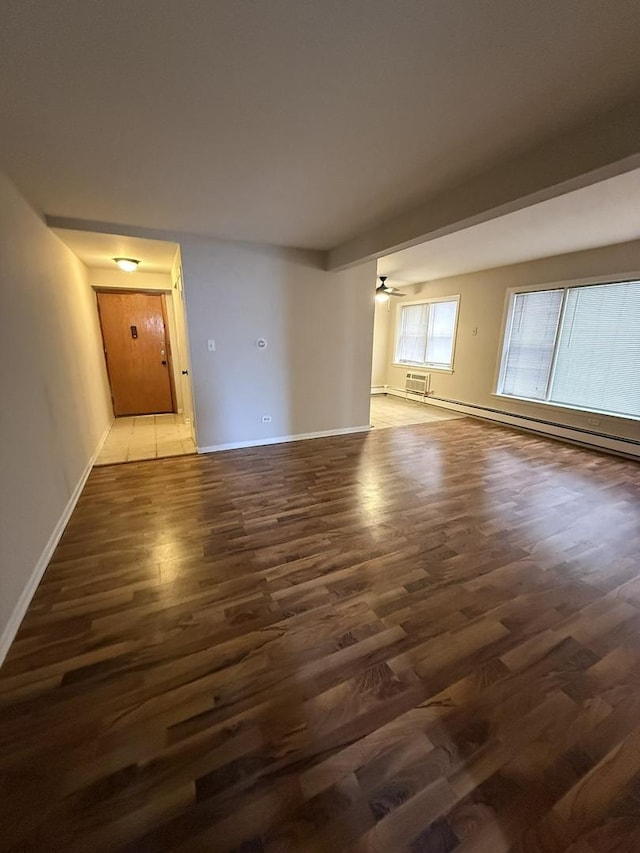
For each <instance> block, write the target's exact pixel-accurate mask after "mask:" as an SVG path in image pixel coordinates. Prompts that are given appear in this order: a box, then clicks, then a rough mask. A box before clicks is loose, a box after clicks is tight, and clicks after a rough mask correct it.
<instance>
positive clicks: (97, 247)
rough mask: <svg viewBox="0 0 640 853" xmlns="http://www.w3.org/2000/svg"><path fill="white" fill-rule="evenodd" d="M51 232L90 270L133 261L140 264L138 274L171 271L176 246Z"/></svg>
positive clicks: (65, 230)
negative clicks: (122, 259) (124, 261)
mask: <svg viewBox="0 0 640 853" xmlns="http://www.w3.org/2000/svg"><path fill="white" fill-rule="evenodd" d="M52 230H53V231H54V232H55V233H56V234H57V235H58V237H59V238H60V239H61V240H62V242H63V243H65V244H66V245H67V246H68V247H69V248H70V249H71V251H72V252H74V253H75V254H76V255H77V256H78V257H79V258H80V260H81V261H83V262H84V263H85V264H86V265H87V266H88V267H91V268H93V269H107V270H117V269H118V267H117V266H116V264H115V263H114V261H113V259H114V258H135V259H136V260H139V261H140V265H139V266H138V272H171V265H172V263H173V260H174V258H175V256H176V250H177V248H178V244H177V243H167V242H163V241H162V240H145V239H142V238H139V237H118V236H116V235H114V234H94V233H92V232H89V231H73V230H68V229H66V228H53V229H52Z"/></svg>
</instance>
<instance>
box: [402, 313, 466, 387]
mask: <svg viewBox="0 0 640 853" xmlns="http://www.w3.org/2000/svg"><path fill="white" fill-rule="evenodd" d="M457 314H458V297H457V296H456V297H449V298H448V299H438V300H432V301H429V302H417V303H412V304H410V305H401V306H400V309H399V315H400V316H399V318H398V334H397V336H396V352H395V362H396V364H410V365H414V366H417V367H435V368H440V369H442V370H450V369H451V365H452V364H453V346H454V343H455V331H456V317H457Z"/></svg>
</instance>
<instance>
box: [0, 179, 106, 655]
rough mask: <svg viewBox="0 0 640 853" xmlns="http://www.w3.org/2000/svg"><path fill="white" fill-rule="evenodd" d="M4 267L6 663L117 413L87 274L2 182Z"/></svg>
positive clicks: (2, 618)
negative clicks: (51, 548) (49, 555)
mask: <svg viewBox="0 0 640 853" xmlns="http://www.w3.org/2000/svg"><path fill="white" fill-rule="evenodd" d="M0 257H1V258H2V263H1V264H0V375H1V377H2V381H1V386H0V387H1V388H2V406H1V407H0V435H1V438H0V454H1V460H0V462H1V465H0V468H1V476H0V661H1V660H2V657H3V655H4V653H5V652H6V650H7V647H8V644H9V643H10V641H11V639H12V636H13V632H14V630H15V629H16V628H17V626H18V624H19V621H20V618H21V617H22V615H23V612H24V609H26V605H27V604H28V601H29V596H30V593H31V592H32V591H33V589H34V588H35V584H36V583H37V582H38V580H39V577H40V571H41V570H43V569H44V567H45V565H46V561H47V557H46V552H47V548H48V546H51V544H52V542H53V543H55V537H56V534H57V533H58V532H61V530H60V527H61V525H63V523H64V519H65V514H66V513H67V512H68V511H69V509H70V507H72V505H73V498H74V493H75V492H76V489H77V487H78V486H79V484H81V483H82V482H83V477H84V475H85V474H86V473H87V466H88V464H89V463H90V461H91V460H92V457H93V454H94V452H95V451H96V449H97V446H98V444H99V442H100V439H101V438H102V436H103V435H104V433H105V430H106V429H107V427H108V426H109V424H110V423H111V421H112V412H111V404H110V396H109V390H108V383H107V377H106V371H105V369H104V362H103V358H102V351H101V347H100V331H99V328H98V321H97V313H96V310H95V304H94V302H95V296H94V294H93V292H92V290H91V288H90V287H89V284H88V279H87V270H86V268H85V267H84V265H83V264H82V263H81V262H80V261H79V260H78V259H77V258H76V256H75V255H73V254H72V253H71V252H70V251H69V250H68V249H67V248H66V247H65V246H64V245H63V244H62V243H61V242H60V240H59V239H58V238H57V237H56V236H55V235H54V234H53V233H52V232H51V231H50V230H49V229H48V228H47V227H46V226H45V225H44V224H43V223H42V221H41V220H40V219H39V217H38V216H37V215H36V214H35V213H34V212H33V210H32V209H31V208H30V207H29V206H28V205H27V203H26V202H25V201H24V200H23V199H22V197H21V196H20V195H19V194H18V192H17V191H16V189H15V188H14V187H13V185H12V184H11V183H10V182H9V181H8V180H7V179H6V178H5V177H4V176H2V175H1V174H0ZM52 537H53V539H52ZM43 555H44V556H43Z"/></svg>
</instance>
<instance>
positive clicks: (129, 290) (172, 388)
mask: <svg viewBox="0 0 640 853" xmlns="http://www.w3.org/2000/svg"><path fill="white" fill-rule="evenodd" d="M93 291H94V293H95V295H96V310H97V312H98V325H99V326H100V339H101V341H102V354H103V356H104V364H105V368H106V370H107V378H108V379H109V394H110V395H111V405H112V406H113V409H114V416H115V417H118V416H117V415H115V403H114V399H113V388H112V385H111V374H110V373H109V360H108V359H107V347H106V345H105V341H104V330H103V328H102V316H101V314H100V300H99V299H98V294H99V293H120V294H122V295H124V296H126V295H127V294H133V293H144V294H145V296H160V297H161V299H160V307H161V311H162V322H163V323H164V343H165V348H166V351H167V352H166V354H167V367H168V369H169V393H170V395H171V411H172V413H173V414H174V415H175V414H177V411H178V406H177V398H176V385H175V378H174V375H173V352H172V349H171V329H170V328H169V318H168V317H167V292H169V291H165V290H160V289H159V288H158V289H154V288H144V287H94V288H93ZM122 417H128V416H126V415H124V416H122ZM133 417H135V415H134V416H133ZM140 417H143V416H140Z"/></svg>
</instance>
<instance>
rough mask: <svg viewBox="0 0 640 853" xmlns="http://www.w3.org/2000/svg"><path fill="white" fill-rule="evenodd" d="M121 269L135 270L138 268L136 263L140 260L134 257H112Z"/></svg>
mask: <svg viewBox="0 0 640 853" xmlns="http://www.w3.org/2000/svg"><path fill="white" fill-rule="evenodd" d="M113 260H114V261H115V262H116V263H117V264H118V266H119V267H120V269H121V270H124V271H125V272H135V271H136V270H137V269H138V264H139V263H140V261H136V259H135V258H114V259H113Z"/></svg>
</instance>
